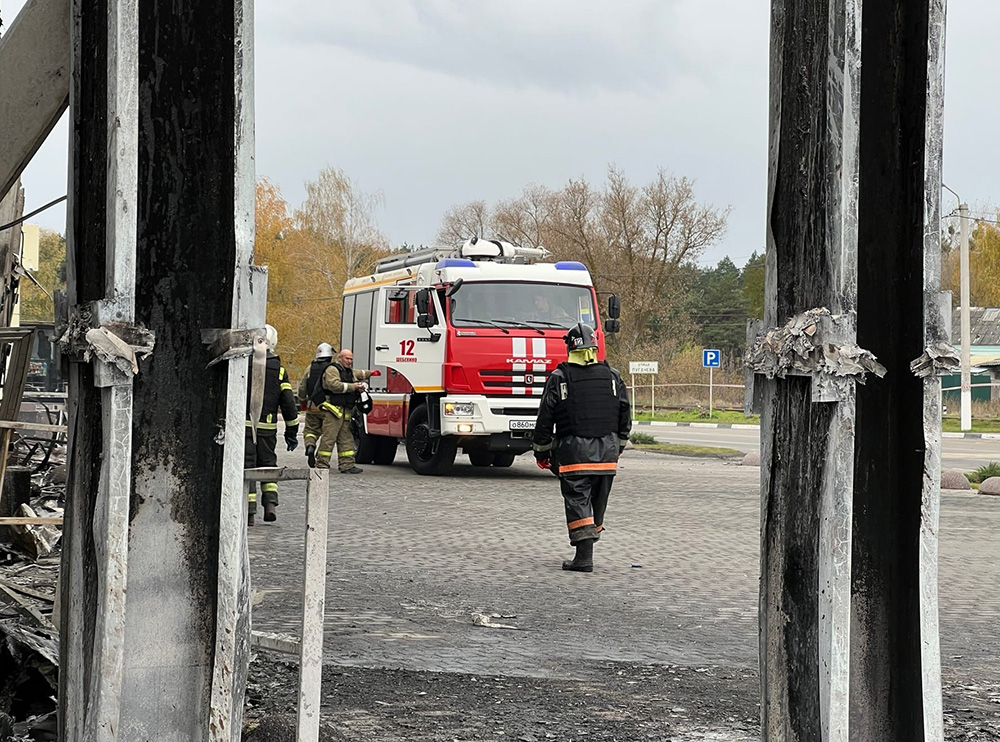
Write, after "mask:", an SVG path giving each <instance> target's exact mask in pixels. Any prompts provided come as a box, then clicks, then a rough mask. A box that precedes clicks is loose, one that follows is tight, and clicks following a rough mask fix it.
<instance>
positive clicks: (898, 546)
mask: <svg viewBox="0 0 1000 742" xmlns="http://www.w3.org/2000/svg"><path fill="white" fill-rule="evenodd" d="M944 16H945V4H944V0H865V7H864V20H863V24H862V25H863V34H862V59H863V66H862V71H861V110H862V115H861V170H860V207H859V219H858V233H859V234H858V262H859V265H861V266H863V269H862V270H861V271H859V274H858V342H859V344H861V345H863V346H864V347H865V348H869V349H870V350H871V351H872V352H873V353H875V354H876V355H877V356H878V357H879V360H880V361H881V362H882V363H883V364H884V365H885V366H886V368H887V370H888V372H887V373H886V375H885V377H884V378H882V379H876V380H874V381H872V383H871V384H869V385H866V386H864V387H859V389H858V414H857V421H858V425H857V440H856V447H855V480H854V559H853V563H852V568H853V625H852V661H851V697H852V714H851V716H852V719H851V727H852V733H851V739H852V740H858V742H903V741H904V740H940V739H942V738H943V734H944V730H943V726H942V718H941V688H940V658H939V650H938V629H937V614H938V611H937V525H938V503H939V495H940V481H941V457H940V453H941V452H940V444H941V425H940V420H941V384H940V380H939V377H938V376H937V375H936V374H934V373H933V371H934V370H935V369H934V364H933V363H928V364H926V365H925V366H924V368H925V372H924V373H921V374H920V376H917V375H915V374H914V373H912V372H911V368H910V367H911V363H912V362H913V361H914V359H917V358H918V357H920V356H924V357H925V358H928V360H929V355H935V351H934V348H936V347H937V346H939V344H940V343H942V342H946V341H948V339H949V334H950V330H949V325H950V320H951V311H950V310H951V306H950V301H949V299H948V297H947V296H942V295H941V294H940V293H939V289H940V274H941V264H940V256H941V239H940V210H939V209H940V193H941V140H942V123H941V122H942V109H943V100H944V98H943V62H944ZM925 349H931V352H930V354H929V355H928V354H925Z"/></svg>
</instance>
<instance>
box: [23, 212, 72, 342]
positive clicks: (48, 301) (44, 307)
mask: <svg viewBox="0 0 1000 742" xmlns="http://www.w3.org/2000/svg"><path fill="white" fill-rule="evenodd" d="M33 277H34V279H35V281H37V282H38V284H39V285H36V284H35V283H34V281H32V280H31V278H28V277H27V276H26V277H24V278H22V279H21V281H20V285H19V290H20V294H21V321H22V322H53V321H54V320H55V307H54V306H53V303H52V296H53V294H54V293H55V292H56V291H57V290H60V291H64V290H65V289H66V238H65V237H63V236H62V235H61V234H59V233H58V232H55V231H53V230H51V229H42V230H40V231H39V234H38V270H37V271H36V272H34V274H33Z"/></svg>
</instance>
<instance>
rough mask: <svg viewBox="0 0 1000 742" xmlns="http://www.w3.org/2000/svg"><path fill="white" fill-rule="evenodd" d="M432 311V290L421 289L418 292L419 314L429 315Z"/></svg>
mask: <svg viewBox="0 0 1000 742" xmlns="http://www.w3.org/2000/svg"><path fill="white" fill-rule="evenodd" d="M430 313H431V290H430V289H420V291H418V292H417V314H420V315H428V314H430Z"/></svg>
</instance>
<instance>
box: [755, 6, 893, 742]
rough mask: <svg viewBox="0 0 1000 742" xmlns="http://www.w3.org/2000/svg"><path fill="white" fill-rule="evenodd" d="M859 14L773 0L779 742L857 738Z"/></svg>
mask: <svg viewBox="0 0 1000 742" xmlns="http://www.w3.org/2000/svg"><path fill="white" fill-rule="evenodd" d="M860 23H861V0H809V2H804V1H803V0H774V2H772V28H771V34H772V36H771V121H770V166H769V175H768V214H767V286H766V290H765V291H766V310H765V320H764V322H765V324H766V326H767V327H769V328H775V329H776V328H778V327H779V326H780V325H784V324H785V323H786V322H787V321H789V320H790V319H791V320H792V321H791V324H790V325H789V326H788V327H787V328H785V330H784V331H783V332H782V333H780V337H779V335H778V334H775V333H772V334H771V335H770V342H769V343H767V344H766V345H765V346H762V345H760V344H758V345H757V347H756V349H754V348H753V347H752V348H751V349H750V350H749V351H748V361H749V362H750V363H751V365H752V366H753V367H754V368H755V370H756V371H758V372H761V373H764V374H765V375H766V376H767V377H769V378H770V379H771V380H768V381H766V382H763V386H764V390H763V394H762V395H761V400H762V409H761V413H762V417H761V585H760V662H761V682H762V686H763V687H762V711H761V713H762V726H763V738H764V739H766V740H768V741H769V742H786V741H787V742H792V741H793V740H794V741H795V742H804V741H805V740H810V741H813V740H815V741H817V742H818V741H823V742H828V741H830V740H846V739H847V726H848V723H847V722H848V684H849V642H850V574H851V572H850V569H851V566H850V565H851V551H850V548H851V540H850V539H851V497H852V485H853V475H852V467H853V453H854V384H855V382H854V379H855V378H859V377H861V378H863V376H862V374H863V373H864V370H863V369H862V368H861V367H860V366H858V367H851V368H847V367H840V366H839V363H838V360H837V355H838V354H839V352H840V351H841V350H843V351H845V353H847V351H848V349H850V348H851V347H854V340H855V338H854V311H855V308H856V303H857V286H856V273H857V234H856V223H857V141H858V125H859V123H858V119H859V97H860V90H859V79H858V76H859V64H860V58H861V46H860V43H861V39H860V30H861V29H860ZM810 310H816V311H815V312H812V313H811V314H806V313H808V312H810ZM776 333H777V330H776ZM828 348H829V349H830V351H832V352H831V353H830V354H829V355H828V353H827V349H828ZM751 351H756V357H754V358H751V357H750V356H751V355H753V353H751ZM849 365H850V364H849ZM870 367H871V368H874V367H873V366H870ZM757 379H758V384H760V383H762V377H760V376H758V377H757Z"/></svg>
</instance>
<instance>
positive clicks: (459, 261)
mask: <svg viewBox="0 0 1000 742" xmlns="http://www.w3.org/2000/svg"><path fill="white" fill-rule="evenodd" d="M475 267H476V264H475V263H474V262H472V261H471V260H468V259H467V258H445V259H444V260H439V261H438V264H437V265H435V266H434V269H435V270H440V269H441V268H475Z"/></svg>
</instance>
